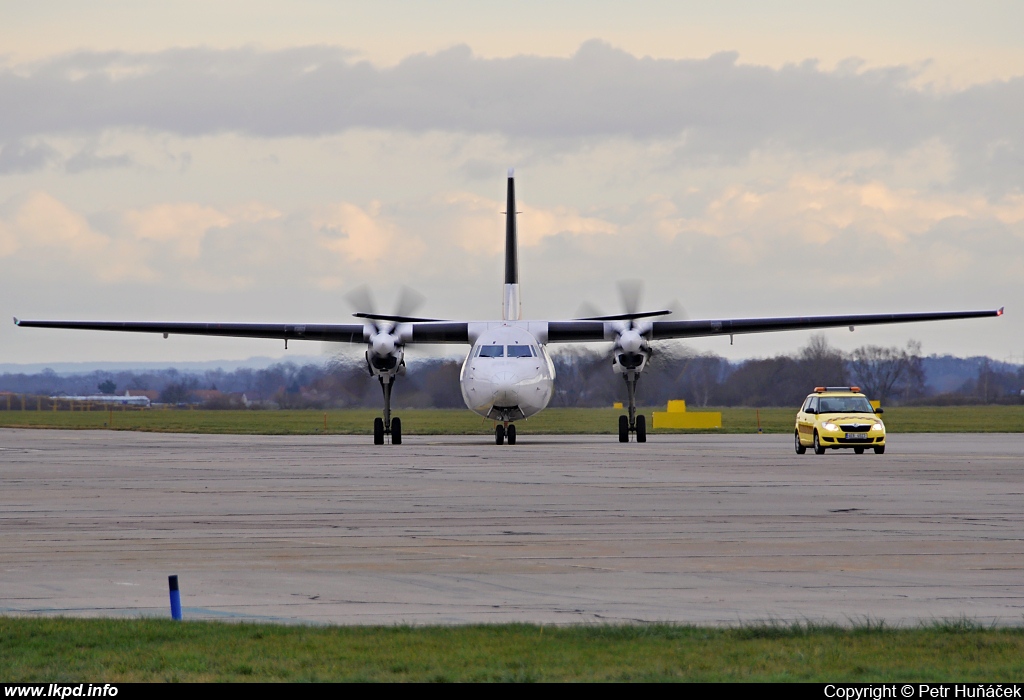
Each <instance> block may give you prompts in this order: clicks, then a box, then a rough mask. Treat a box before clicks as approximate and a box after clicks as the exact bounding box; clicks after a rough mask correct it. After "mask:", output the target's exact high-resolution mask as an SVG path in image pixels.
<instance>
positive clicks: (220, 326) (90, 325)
mask: <svg viewBox="0 0 1024 700" xmlns="http://www.w3.org/2000/svg"><path fill="white" fill-rule="evenodd" d="M14 323H15V325H17V326H21V327H26V328H65V329H72V330H86V331H127V332H132V333H160V334H162V335H163V336H164V337H166V336H168V335H210V336H221V337H230V338H278V339H281V340H334V341H338V342H343V343H362V342H365V338H364V337H363V324H362V323H345V324H312V323H311V324H306V325H303V324H294V323H287V324H285V323H163V322H136V321H25V320H20V319H17V318H16V319H14Z"/></svg>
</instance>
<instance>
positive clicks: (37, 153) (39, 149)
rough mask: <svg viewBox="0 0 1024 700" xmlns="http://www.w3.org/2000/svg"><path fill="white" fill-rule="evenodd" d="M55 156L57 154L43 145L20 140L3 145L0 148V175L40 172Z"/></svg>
mask: <svg viewBox="0 0 1024 700" xmlns="http://www.w3.org/2000/svg"><path fill="white" fill-rule="evenodd" d="M56 155H57V152H56V151H54V150H53V149H52V148H50V147H49V146H47V145H46V144H45V143H37V144H33V143H30V142H27V141H25V140H20V139H19V140H15V141H11V142H9V143H5V144H4V145H3V146H2V147H0V174H8V173H28V172H32V171H34V170H40V169H42V168H44V167H46V165H47V164H48V163H49V162H50V161H51V160H53V159H54V158H55V157H56Z"/></svg>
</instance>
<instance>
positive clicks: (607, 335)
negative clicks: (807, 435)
mask: <svg viewBox="0 0 1024 700" xmlns="http://www.w3.org/2000/svg"><path fill="white" fill-rule="evenodd" d="M1002 315H1003V309H1002V308H999V309H996V310H993V311H938V312H932V313H917V314H914V313H911V314H854V315H849V316H788V317H782V318H726V319H713V320H701V321H649V322H645V323H638V324H637V327H638V328H642V329H647V328H649V329H650V335H649V337H650V339H651V340H666V339H669V338H699V337H702V336H710V335H740V334H741V333H769V332H772V331H798V330H811V329H816V328H841V327H843V326H853V327H856V326H877V325H883V324H889V323H914V322H918V321H952V320H956V319H964V318H987V317H991V316H1002ZM616 325H618V326H621V324H615V325H613V324H610V323H606V322H602V321H552V322H551V323H549V324H548V342H551V343H580V342H587V341H598V340H614V338H615V333H616V331H615V327H616ZM644 334H645V335H647V333H646V332H645V333H644Z"/></svg>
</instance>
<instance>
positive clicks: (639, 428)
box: [636, 415, 647, 442]
mask: <svg viewBox="0 0 1024 700" xmlns="http://www.w3.org/2000/svg"><path fill="white" fill-rule="evenodd" d="M636 441H637V442H647V418H646V417H644V416H642V415H640V416H637V417H636Z"/></svg>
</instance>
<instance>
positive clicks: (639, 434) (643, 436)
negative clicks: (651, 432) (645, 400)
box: [619, 370, 647, 442]
mask: <svg viewBox="0 0 1024 700" xmlns="http://www.w3.org/2000/svg"><path fill="white" fill-rule="evenodd" d="M624 379H625V380H626V391H627V393H628V394H629V416H619V442H629V434H630V433H635V434H636V441H637V442H647V419H646V418H645V417H644V416H643V415H639V416H638V415H637V414H636V383H637V380H638V379H640V373H639V372H637V371H635V370H627V371H626V373H625V375H624Z"/></svg>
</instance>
